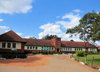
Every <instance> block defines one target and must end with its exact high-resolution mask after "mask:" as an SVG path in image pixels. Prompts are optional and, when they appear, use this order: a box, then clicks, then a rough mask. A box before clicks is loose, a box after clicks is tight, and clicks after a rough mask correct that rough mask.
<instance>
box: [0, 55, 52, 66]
mask: <svg viewBox="0 0 100 72" xmlns="http://www.w3.org/2000/svg"><path fill="white" fill-rule="evenodd" d="M49 57H50V56H48V55H47V56H43V55H34V56H28V58H25V59H4V60H0V66H24V67H25V66H27V67H29V66H43V65H47V64H48V58H49Z"/></svg>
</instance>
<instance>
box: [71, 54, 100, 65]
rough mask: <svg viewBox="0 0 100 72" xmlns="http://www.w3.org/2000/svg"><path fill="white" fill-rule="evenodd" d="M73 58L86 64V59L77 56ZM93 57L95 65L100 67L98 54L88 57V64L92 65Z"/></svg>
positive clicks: (99, 55)
mask: <svg viewBox="0 0 100 72" xmlns="http://www.w3.org/2000/svg"><path fill="white" fill-rule="evenodd" d="M73 57H74V58H75V59H76V60H79V61H82V62H84V63H85V57H78V56H76V55H74V56H73ZM93 57H94V60H93V65H100V54H98V55H87V64H89V65H91V63H92V58H93Z"/></svg>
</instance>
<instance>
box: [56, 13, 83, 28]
mask: <svg viewBox="0 0 100 72" xmlns="http://www.w3.org/2000/svg"><path fill="white" fill-rule="evenodd" d="M62 19H67V20H66V21H63V20H62V21H57V22H56V24H60V25H62V26H63V27H64V28H65V29H68V28H72V27H75V26H76V25H78V24H79V20H80V19H81V17H80V16H79V14H76V15H74V14H73V13H69V14H66V15H64V16H63V17H62Z"/></svg>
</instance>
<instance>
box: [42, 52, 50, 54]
mask: <svg viewBox="0 0 100 72" xmlns="http://www.w3.org/2000/svg"><path fill="white" fill-rule="evenodd" d="M41 53H42V54H44V55H48V54H49V52H41Z"/></svg>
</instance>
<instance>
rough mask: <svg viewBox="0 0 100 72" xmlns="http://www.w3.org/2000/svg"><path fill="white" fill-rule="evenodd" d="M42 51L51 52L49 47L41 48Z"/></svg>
mask: <svg viewBox="0 0 100 72" xmlns="http://www.w3.org/2000/svg"><path fill="white" fill-rule="evenodd" d="M41 50H50V48H48V47H43V48H41Z"/></svg>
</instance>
